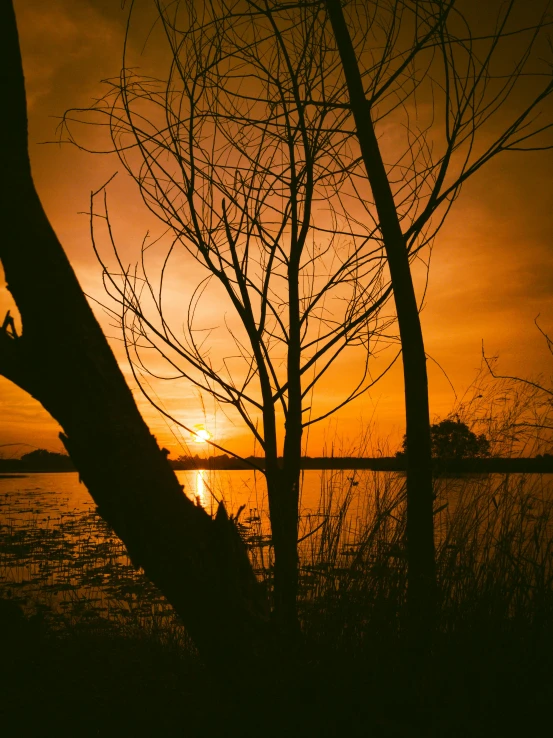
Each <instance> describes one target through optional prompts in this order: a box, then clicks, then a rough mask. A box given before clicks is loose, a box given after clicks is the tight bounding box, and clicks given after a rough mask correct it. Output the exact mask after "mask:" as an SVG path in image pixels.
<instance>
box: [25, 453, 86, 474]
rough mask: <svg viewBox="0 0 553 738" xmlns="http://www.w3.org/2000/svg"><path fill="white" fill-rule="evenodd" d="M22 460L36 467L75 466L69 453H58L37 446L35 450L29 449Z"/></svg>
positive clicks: (69, 467) (67, 467)
mask: <svg viewBox="0 0 553 738" xmlns="http://www.w3.org/2000/svg"><path fill="white" fill-rule="evenodd" d="M21 462H23V464H25V466H27V467H29V468H35V469H60V470H67V469H74V468H75V466H74V465H73V462H72V461H71V458H70V457H69V456H68V455H67V454H58V453H55V452H53V451H47V450H46V449H44V448H37V449H35V450H34V451H29V453H28V454H23V456H22V457H21Z"/></svg>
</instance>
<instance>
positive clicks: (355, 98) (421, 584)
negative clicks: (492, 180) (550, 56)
mask: <svg viewBox="0 0 553 738" xmlns="http://www.w3.org/2000/svg"><path fill="white" fill-rule="evenodd" d="M325 4H326V8H327V10H328V15H329V18H330V23H331V26H332V31H333V35H334V43H335V46H336V49H337V52H338V53H339V56H340V60H341V65H342V73H343V75H344V77H345V79H346V81H347V99H348V101H349V105H350V106H351V113H352V116H353V119H354V129H355V132H356V135H357V138H358V141H359V149H360V155H361V161H362V164H363V167H364V170H365V176H366V178H367V180H368V184H369V186H370V190H371V194H372V205H373V210H375V211H376V214H377V217H376V218H375V220H376V222H377V224H378V225H377V228H378V231H379V234H380V237H381V239H382V242H383V245H384V248H385V251H386V257H387V259H388V265H389V269H390V276H391V281H392V288H393V293H394V300H395V304H396V310H397V319H398V324H399V332H400V337H401V347H402V357H403V374H404V384H405V413H406V425H407V438H408V448H409V453H408V455H407V555H408V561H409V591H408V601H409V608H410V611H411V625H412V629H413V638H412V640H413V642H415V643H421V642H425V641H428V638H429V637H431V634H430V633H429V631H430V630H431V628H432V621H433V615H432V613H433V612H434V606H435V600H434V597H435V577H436V570H435V554H434V533H433V510H432V500H433V490H432V458H431V439H430V415H429V402H428V378H427V371H426V354H425V350H424V342H423V335H422V329H421V323H420V319H419V315H418V303H417V298H416V295H415V290H414V284H413V279H412V275H411V271H410V263H411V261H412V260H413V258H414V257H415V256H420V251H421V249H422V248H423V247H424V246H426V245H428V244H430V243H431V242H432V240H433V238H434V237H435V235H436V234H437V232H438V231H439V229H440V227H441V225H442V224H443V222H444V220H445V218H446V217H447V214H448V212H449V210H450V208H451V205H452V204H453V202H454V200H455V199H456V198H457V197H458V196H459V193H460V190H461V187H462V185H463V184H464V183H465V182H466V180H467V179H469V178H470V177H471V176H473V175H474V174H475V173H476V172H478V171H479V170H480V169H481V168H482V167H483V166H484V165H485V164H487V163H488V162H489V161H490V160H491V159H493V158H494V157H495V156H496V155H497V154H499V153H502V152H505V151H525V150H527V151H531V150H539V149H542V148H549V147H550V141H549V140H548V139H546V138H544V134H546V133H548V132H549V131H550V129H551V126H552V123H551V122H550V119H549V118H548V119H546V120H545V121H542V120H539V114H540V112H543V111H544V101H545V100H546V99H547V98H548V97H549V96H550V95H551V93H552V92H553V81H552V79H551V74H550V68H549V70H547V63H545V64H544V62H543V61H540V60H539V45H540V43H541V42H542V40H543V39H544V38H546V34H547V27H548V23H549V21H548V17H547V7H548V6H547V3H544V4H543V5H541V7H537V8H536V11H535V15H534V17H533V19H532V21H530V22H529V21H528V20H527V18H526V17H525V21H524V22H523V23H521V22H520V21H517V18H516V13H515V3H514V2H511V3H507V4H505V5H501V6H499V5H497V6H496V7H495V8H494V9H495V10H497V14H496V17H495V19H494V22H493V23H492V24H491V25H490V26H489V28H488V29H487V30H486V31H484V32H476V23H479V24H480V23H481V21H482V19H481V18H480V17H479V18H478V19H477V20H476V21H475V19H474V18H471V17H470V15H469V12H470V8H469V7H468V6H467V5H466V4H464V3H462V2H455V0H450V1H449V2H448V1H446V0H435V1H430V2H428V3H424V4H421V3H419V2H409V0H406V1H405V2H384V3H374V4H371V5H370V9H367V11H366V12H362V11H360V7H359V6H358V5H357V3H345V4H342V3H341V2H340V0H326V3H325ZM513 38H516V39H517V42H520V43H521V47H522V51H520V52H519V53H514V54H513V55H512V56H510V57H509V59H508V61H506V60H505V58H504V57H502V55H501V53H500V49H501V48H502V44H503V43H504V42H505V41H506V40H509V39H513ZM540 66H541V68H540ZM530 80H532V84H530ZM515 97H516V98H517V104H518V107H517V109H516V112H514V113H513V112H512V111H509V113H510V115H508V117H507V115H505V113H506V111H505V107H506V105H505V104H506V102H507V101H509V102H510V104H512V103H513V98H515ZM421 104H422V105H424V106H425V108H426V110H427V111H428V116H425V115H424V114H422V113H421V112H420V107H419V106H420V105H421ZM503 115H505V117H506V118H507V123H506V122H505V119H502V118H503ZM386 125H393V126H394V130H395V132H396V135H397V136H398V138H401V139H402V143H401V144H400V145H396V149H395V151H393V158H392V161H391V163H387V162H386V158H385V156H384V153H383V151H384V147H385V144H386V141H385V139H384V138H383V137H381V138H380V140H379V130H385V126H386ZM390 153H391V152H389V153H388V157H390ZM390 158H391V157H390Z"/></svg>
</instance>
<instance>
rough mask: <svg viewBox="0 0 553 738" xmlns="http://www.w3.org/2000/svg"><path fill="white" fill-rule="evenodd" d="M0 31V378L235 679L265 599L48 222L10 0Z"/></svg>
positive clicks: (267, 641)
mask: <svg viewBox="0 0 553 738" xmlns="http://www.w3.org/2000/svg"><path fill="white" fill-rule="evenodd" d="M0 28H1V29H2V41H3V49H4V53H5V55H6V59H7V63H6V64H3V65H2V66H1V67H0V75H1V76H0V79H1V81H2V89H3V91H4V95H5V99H6V100H7V101H9V110H10V114H9V116H7V118H6V120H5V132H6V136H7V139H8V140H9V146H8V145H7V146H5V147H4V159H3V166H4V176H5V177H6V180H7V181H9V182H10V187H9V188H8V189H7V191H6V193H5V194H4V196H3V197H2V199H1V200H0V213H1V217H2V224H3V227H4V234H3V238H2V239H1V240H0V259H1V261H2V266H3V269H4V272H5V275H6V281H7V283H8V285H9V290H10V292H11V293H12V295H13V297H14V300H15V302H16V304H17V307H18V309H19V312H20V315H21V319H22V324H23V332H22V334H21V335H18V333H17V332H16V331H15V329H14V328H13V325H12V326H11V328H9V325H8V329H6V321H4V329H3V330H1V331H0V373H1V374H2V375H3V376H5V377H6V378H8V379H9V380H11V381H12V382H14V383H15V384H17V385H18V386H19V387H21V388H22V389H24V390H25V391H26V392H28V393H29V394H31V395H32V396H33V397H35V398H36V399H37V400H38V401H39V402H40V403H42V405H43V406H44V407H45V408H46V410H47V411H48V412H49V413H50V414H51V415H52V417H54V418H55V419H56V420H57V421H58V423H59V424H60V426H61V427H62V429H63V433H62V434H60V438H61V440H62V441H63V443H64V445H65V447H66V449H67V451H68V452H69V454H70V456H71V459H72V461H73V463H74V464H75V466H76V468H77V469H78V471H79V475H80V477H81V479H82V481H83V482H84V483H85V484H86V486H87V488H88V490H89V492H90V494H91V496H92V498H93V499H94V501H95V503H96V505H97V506H98V513H99V514H100V515H101V516H102V517H103V518H104V519H105V520H106V522H107V523H108V524H109V525H110V526H111V528H112V529H113V530H114V531H115V533H116V534H117V535H118V536H119V537H120V538H121V540H122V541H123V543H124V544H125V546H126V547H127V550H128V552H129V556H130V558H131V560H132V562H133V564H134V565H135V566H136V567H141V568H142V569H143V570H144V572H145V574H146V576H147V577H149V579H150V580H151V581H152V582H153V583H154V584H155V585H156V586H157V587H158V589H159V590H160V591H161V592H162V593H163V594H164V595H165V597H166V598H167V600H168V601H169V602H170V603H171V604H172V606H173V607H174V608H175V610H176V612H177V613H178V614H179V615H180V616H181V618H182V620H183V622H184V624H185V625H186V627H187V629H188V630H189V632H190V634H191V636H192V638H193V639H194V641H195V643H196V645H197V646H198V649H199V650H200V652H201V654H202V657H203V658H204V660H205V661H207V662H208V663H210V664H211V665H212V666H213V667H214V668H216V669H217V670H218V671H219V673H220V674H221V675H222V676H223V677H224V678H229V676H230V675H231V674H232V676H233V678H237V675H239V674H241V673H242V674H245V673H246V670H247V669H248V668H251V664H252V662H254V661H255V660H256V659H257V658H261V657H263V659H265V658H268V659H269V660H271V654H272V653H273V650H272V649H273V645H272V644H273V641H272V638H273V635H272V628H271V626H270V624H269V621H268V608H267V601H266V595H265V593H264V592H263V591H262V590H261V588H260V586H259V585H258V583H257V581H256V578H255V575H254V573H253V571H252V569H251V566H250V564H249V561H248V557H247V553H246V551H245V549H244V547H243V546H242V544H241V541H240V538H239V535H238V532H237V530H236V528H235V526H234V524H233V523H232V521H230V520H229V519H228V516H227V514H226V511H225V509H224V507H222V506H221V507H220V508H219V510H218V513H217V516H216V518H215V519H211V517H210V516H209V515H208V514H207V513H206V512H205V511H204V510H203V509H202V508H201V507H198V506H197V505H195V504H194V502H192V501H191V500H189V499H188V498H187V497H186V496H185V495H184V493H183V490H182V487H181V486H180V484H179V482H178V479H177V478H176V476H175V474H174V472H173V471H172V470H171V468H170V466H169V463H168V461H167V457H166V455H165V454H163V453H162V452H161V450H160V448H159V446H158V444H157V442H156V439H155V438H154V437H153V436H152V434H151V433H150V431H149V429H148V427H147V426H146V424H145V422H144V420H143V419H142V417H141V416H140V413H139V411H138V409H137V407H136V403H135V401H134V398H133V396H132V393H131V391H130V390H129V388H128V386H127V384H126V383H125V380H124V378H123V375H122V373H121V370H120V369H119V367H118V364H117V362H116V360H115V357H114V355H113V353H112V351H111V349H110V347H109V345H108V343H107V341H106V339H105V337H104V335H103V333H102V331H101V329H100V327H99V325H98V322H97V321H96V319H95V317H94V315H93V313H92V310H91V309H90V306H89V304H88V302H87V300H86V298H85V296H84V294H83V292H82V289H81V287H80V286H79V283H78V281H77V279H76V277H75V274H74V272H73V270H72V268H71V266H70V264H69V262H68V260H67V257H66V256H65V254H64V252H63V248H62V246H61V244H60V243H59V241H58V239H57V237H56V234H55V233H54V231H53V229H52V227H51V225H50V223H49V222H48V219H47V217H46V215H45V213H44V210H43V208H42V205H41V202H40V199H39V197H38V194H37V192H36V189H35V186H34V183H33V179H32V175H31V168H30V162H29V155H28V150H27V115H26V100H25V85H24V78H23V70H22V65H21V56H20V51H19V43H18V35H17V26H16V22H15V14H14V11H13V6H12V4H11V3H9V2H2V3H0ZM45 275H47V278H45ZM99 459H101V462H99ZM221 613H224V617H221Z"/></svg>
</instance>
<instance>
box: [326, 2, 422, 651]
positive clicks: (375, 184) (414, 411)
mask: <svg viewBox="0 0 553 738" xmlns="http://www.w3.org/2000/svg"><path fill="white" fill-rule="evenodd" d="M326 5H327V9H328V15H329V18H330V22H331V25H332V29H333V32H334V37H335V40H336V45H337V48H338V52H339V54H340V59H341V62H342V68H343V71H344V76H345V80H346V84H347V88H348V93H349V99H350V106H351V110H352V113H353V117H354V121H355V127H356V134H357V138H358V140H359V145H360V148H361V155H362V157H363V162H364V165H365V169H366V171H367V177H368V180H369V183H370V186H371V189H372V193H373V197H374V202H375V206H376V210H377V213H378V218H379V223H380V229H381V232H382V238H383V241H384V248H385V250H386V256H387V259H388V265H389V269H390V276H391V282H392V289H393V292H394V299H395V304H396V311H397V318H398V324H399V332H400V338H401V346H402V354H403V375H404V381H405V414H406V421H407V423H406V424H407V434H406V435H407V558H408V608H409V615H410V617H409V620H410V627H411V631H412V636H413V638H415V639H417V640H420V641H422V643H421V645H424V642H426V641H427V639H428V638H429V637H430V635H431V633H432V628H433V622H434V617H435V590H436V563H435V551H434V521H433V513H432V503H433V489H432V458H431V445H430V414H429V407H428V378H427V373H426V354H425V351H424V343H423V337H422V330H421V324H420V317H419V312H418V306H417V300H416V296H415V290H414V286H413V279H412V276H411V270H410V266H409V255H408V252H407V248H406V244H405V239H404V238H403V233H402V231H401V226H400V223H399V218H398V214H397V210H396V207H395V203H394V198H393V194H392V191H391V188H390V184H389V181H388V177H387V175H386V170H385V167H384V163H383V161H382V156H381V153H380V149H379V146H378V141H377V139H376V135H375V131H374V126H373V123H372V118H371V108H370V105H369V102H368V101H367V99H366V97H365V92H364V89H363V82H362V79H361V74H360V70H359V65H358V63H357V59H356V57H355V51H354V49H353V44H352V42H351V37H350V34H349V31H348V28H347V25H346V21H345V18H344V14H343V11H342V7H341V4H340V0H326Z"/></svg>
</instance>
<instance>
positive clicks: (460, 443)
mask: <svg viewBox="0 0 553 738" xmlns="http://www.w3.org/2000/svg"><path fill="white" fill-rule="evenodd" d="M430 438H431V444H432V456H433V457H434V458H436V459H476V458H483V457H486V456H489V455H490V442H489V440H488V439H487V438H486V436H485V435H484V434H483V433H480V434H479V435H476V433H473V432H472V431H471V430H470V428H469V427H468V425H467V424H466V423H463V422H462V421H461V420H460V419H459V418H457V419H456V420H454V419H452V418H446V419H445V420H442V421H440V422H439V423H433V424H432V425H431V426H430ZM402 448H403V454H406V453H407V436H404V437H403V443H402Z"/></svg>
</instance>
